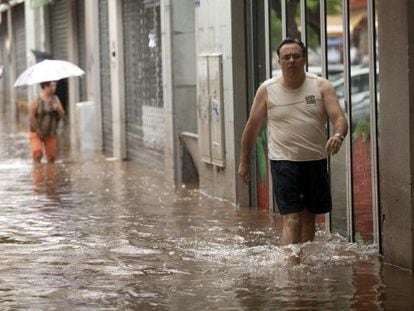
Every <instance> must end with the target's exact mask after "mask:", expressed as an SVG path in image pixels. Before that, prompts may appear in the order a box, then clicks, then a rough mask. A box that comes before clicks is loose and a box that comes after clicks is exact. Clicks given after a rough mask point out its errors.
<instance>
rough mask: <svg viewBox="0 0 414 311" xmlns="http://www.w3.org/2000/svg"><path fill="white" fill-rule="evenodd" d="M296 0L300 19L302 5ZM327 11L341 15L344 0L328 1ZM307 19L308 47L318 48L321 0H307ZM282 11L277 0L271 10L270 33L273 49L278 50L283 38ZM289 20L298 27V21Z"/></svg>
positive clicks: (289, 22)
mask: <svg viewBox="0 0 414 311" xmlns="http://www.w3.org/2000/svg"><path fill="white" fill-rule="evenodd" d="M290 1H295V2H296V3H295V5H294V6H293V7H295V12H296V14H295V15H296V17H295V19H296V20H299V19H300V17H299V16H300V6H299V1H297V0H290ZM326 11H327V14H328V15H340V14H341V13H342V0H329V1H326ZM307 15H308V16H307V20H308V38H307V39H308V47H309V48H311V49H317V48H318V47H319V45H320V44H319V42H320V39H319V38H320V6H319V0H308V1H307ZM281 18H282V12H281V6H280V1H277V2H276V3H275V4H274V5H273V6H272V10H271V12H270V20H271V22H270V33H271V38H270V41H271V47H272V50H273V51H274V50H276V47H277V46H278V44H279V42H280V41H281V40H282V21H281ZM296 20H291V21H288V24H289V25H294V26H295V27H296V29H297V21H296Z"/></svg>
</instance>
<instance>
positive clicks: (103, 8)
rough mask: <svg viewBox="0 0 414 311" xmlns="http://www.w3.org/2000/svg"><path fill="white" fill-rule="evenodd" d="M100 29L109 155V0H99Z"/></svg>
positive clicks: (104, 122)
mask: <svg viewBox="0 0 414 311" xmlns="http://www.w3.org/2000/svg"><path fill="white" fill-rule="evenodd" d="M99 30H100V31H99V42H100V76H101V105H102V131H103V133H102V134H103V151H104V154H106V155H109V154H112V153H113V147H112V105H111V67H110V66H111V65H110V52H109V23H108V0H100V1H99Z"/></svg>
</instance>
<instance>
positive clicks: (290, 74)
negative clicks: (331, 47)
mask: <svg viewBox="0 0 414 311" xmlns="http://www.w3.org/2000/svg"><path fill="white" fill-rule="evenodd" d="M277 54H278V57H279V60H278V62H279V65H280V67H281V69H282V75H280V76H277V77H273V78H271V79H268V80H266V81H265V82H264V83H263V84H262V85H261V86H260V87H259V88H258V90H257V92H256V96H255V98H254V101H253V105H252V108H251V112H250V116H249V119H248V120H247V124H246V126H245V128H244V131H243V135H242V146H241V154H240V166H239V170H238V173H239V175H240V176H241V177H242V179H243V180H244V181H245V182H246V183H247V182H248V181H249V171H250V169H249V164H250V160H249V154H250V151H251V150H252V148H253V146H254V144H255V141H256V137H257V135H258V133H259V130H260V128H261V124H262V122H263V121H265V120H266V119H267V122H268V123H267V124H268V132H269V139H268V146H269V148H268V149H269V159H270V164H271V171H272V178H273V188H274V189H273V191H274V194H275V197H276V202H277V206H278V208H279V211H280V214H281V215H282V216H283V233H282V243H283V245H287V244H292V243H303V242H307V241H312V240H313V239H314V237H315V217H316V214H323V213H327V212H330V211H331V210H332V202H331V193H330V185H329V178H328V172H327V157H328V155H334V154H336V153H337V152H338V151H339V149H340V148H341V145H342V142H343V140H344V137H345V136H346V134H347V132H348V123H347V121H346V118H345V115H344V113H343V111H342V109H341V107H340V105H339V102H338V97H337V95H336V93H335V89H334V88H333V86H332V85H331V83H330V82H329V81H328V80H326V79H324V78H321V77H318V76H316V75H314V74H311V73H307V72H305V67H304V66H305V62H306V48H305V46H304V44H303V43H302V42H301V41H299V40H297V39H292V38H287V39H285V40H283V41H282V42H281V43H280V45H279V47H278V49H277ZM328 118H329V120H330V121H331V123H332V124H333V128H334V133H335V134H334V135H333V136H332V137H330V138H329V139H328V140H327V137H326V128H325V125H326V122H327V120H328Z"/></svg>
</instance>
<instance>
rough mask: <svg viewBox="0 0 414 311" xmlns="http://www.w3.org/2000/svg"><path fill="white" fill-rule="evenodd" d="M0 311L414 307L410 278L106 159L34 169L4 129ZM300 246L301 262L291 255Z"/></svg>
mask: <svg viewBox="0 0 414 311" xmlns="http://www.w3.org/2000/svg"><path fill="white" fill-rule="evenodd" d="M0 130H1V131H0V196H1V198H2V200H1V203H0V204H1V213H0V247H1V257H0V309H1V310H412V309H413V308H414V298H413V296H414V295H413V294H414V290H413V287H414V285H413V283H414V278H413V276H412V274H411V273H409V272H406V271H403V270H400V269H398V268H395V267H392V266H389V265H383V264H382V263H381V258H379V257H378V256H377V255H376V250H375V249H374V248H371V247H362V246H357V245H354V244H349V243H346V241H345V240H344V239H343V238H341V237H339V236H336V235H332V236H330V235H326V234H324V233H322V232H318V235H317V240H316V241H315V242H313V243H307V244H305V245H302V247H301V248H300V249H298V248H295V247H290V248H289V247H288V248H282V247H280V241H279V237H280V223H279V222H278V221H275V218H274V217H273V216H272V215H270V214H269V213H263V212H257V211H256V210H254V209H247V208H236V207H234V206H232V205H230V204H228V203H226V202H222V201H219V200H215V199H212V198H208V197H206V196H204V195H202V194H200V193H199V192H198V191H195V190H189V189H185V188H182V189H180V190H179V191H176V190H174V189H173V187H172V186H171V185H169V184H167V183H166V182H165V181H164V179H163V175H162V174H160V173H159V172H154V171H151V170H149V169H146V168H144V167H142V166H139V165H137V164H136V163H132V162H120V161H115V160H113V159H107V158H104V157H103V156H101V155H82V156H81V155H78V156H75V155H69V154H68V155H61V156H60V157H59V159H58V162H57V163H55V164H41V165H37V166H36V165H33V164H32V161H31V159H30V151H29V146H28V143H27V133H26V132H19V131H17V132H12V131H10V130H9V129H8V127H7V125H5V124H4V122H1V125H0ZM295 252H296V253H297V252H300V253H301V264H300V265H298V266H292V265H290V264H289V263H288V261H289V260H288V259H289V256H291V255H292V254H294V253H295Z"/></svg>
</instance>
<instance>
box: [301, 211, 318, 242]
mask: <svg viewBox="0 0 414 311" xmlns="http://www.w3.org/2000/svg"><path fill="white" fill-rule="evenodd" d="M301 216H302V219H301V220H302V232H301V242H302V243H305V242H308V241H313V240H314V239H315V216H316V215H315V214H312V213H310V212H308V211H307V210H306V209H305V210H304V211H303V212H302V215H301Z"/></svg>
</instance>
